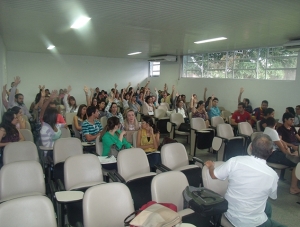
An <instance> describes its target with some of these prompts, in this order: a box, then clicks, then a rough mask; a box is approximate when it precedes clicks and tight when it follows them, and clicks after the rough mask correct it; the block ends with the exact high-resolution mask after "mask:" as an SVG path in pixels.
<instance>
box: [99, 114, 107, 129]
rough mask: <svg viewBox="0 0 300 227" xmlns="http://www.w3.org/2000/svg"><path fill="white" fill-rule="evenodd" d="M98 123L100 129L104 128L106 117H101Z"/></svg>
mask: <svg viewBox="0 0 300 227" xmlns="http://www.w3.org/2000/svg"><path fill="white" fill-rule="evenodd" d="M100 123H101V125H102V128H104V127H105V126H106V125H107V117H105V116H104V117H101V118H100Z"/></svg>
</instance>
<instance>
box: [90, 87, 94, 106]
mask: <svg viewBox="0 0 300 227" xmlns="http://www.w3.org/2000/svg"><path fill="white" fill-rule="evenodd" d="M90 92H91V94H90V97H89V100H90V105H93V97H94V96H93V95H94V89H93V88H90Z"/></svg>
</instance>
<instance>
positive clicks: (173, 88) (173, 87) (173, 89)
mask: <svg viewBox="0 0 300 227" xmlns="http://www.w3.org/2000/svg"><path fill="white" fill-rule="evenodd" d="M174 91H175V85H173V86H172V93H171V100H173V95H174Z"/></svg>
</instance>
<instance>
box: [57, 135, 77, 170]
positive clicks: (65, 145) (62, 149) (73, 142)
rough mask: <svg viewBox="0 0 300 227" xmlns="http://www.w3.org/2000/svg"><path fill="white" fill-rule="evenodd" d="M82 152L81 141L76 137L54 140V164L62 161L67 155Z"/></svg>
mask: <svg viewBox="0 0 300 227" xmlns="http://www.w3.org/2000/svg"><path fill="white" fill-rule="evenodd" d="M77 154H83V151H82V145H81V141H80V140H79V139H77V138H73V137H70V138H60V139H58V140H56V141H55V143H54V146H53V162H54V165H55V164H57V163H59V162H64V161H66V159H67V158H68V157H71V156H73V155H77Z"/></svg>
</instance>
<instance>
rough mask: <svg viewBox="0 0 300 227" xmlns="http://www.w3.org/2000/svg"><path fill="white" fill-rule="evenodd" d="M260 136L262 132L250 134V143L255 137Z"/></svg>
mask: <svg viewBox="0 0 300 227" xmlns="http://www.w3.org/2000/svg"><path fill="white" fill-rule="evenodd" d="M260 134H263V132H253V133H252V134H251V141H253V140H254V138H255V137H256V136H258V135H260Z"/></svg>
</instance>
